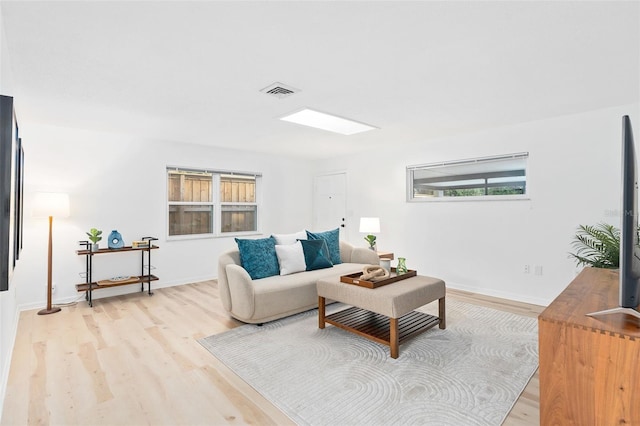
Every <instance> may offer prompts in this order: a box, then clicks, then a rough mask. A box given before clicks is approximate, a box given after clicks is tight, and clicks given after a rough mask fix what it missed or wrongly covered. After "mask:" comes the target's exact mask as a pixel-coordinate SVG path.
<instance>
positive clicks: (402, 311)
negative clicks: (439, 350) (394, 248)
mask: <svg viewBox="0 0 640 426" xmlns="http://www.w3.org/2000/svg"><path fill="white" fill-rule="evenodd" d="M317 287H318V326H319V327H320V328H324V327H325V323H329V324H332V325H334V326H336V327H339V328H342V329H344V330H347V331H350V332H352V333H355V334H358V335H360V336H363V337H366V338H368V339H371V340H373V341H375V342H378V343H382V344H384V345H387V346H389V347H390V349H391V358H398V355H399V345H400V344H401V343H403V342H404V341H406V340H407V339H409V338H410V337H413V336H415V335H416V334H418V333H421V332H423V331H425V330H428V329H430V328H431V327H433V326H435V325H436V324H438V325H439V327H440V328H441V329H444V328H445V327H446V320H445V293H446V288H445V283H444V281H442V280H441V279H438V278H432V277H425V276H420V275H418V276H415V277H411V278H407V279H404V280H401V281H396V282H394V283H391V284H388V285H385V286H382V287H378V288H366V287H360V286H358V285H353V284H347V283H343V282H341V281H340V277H335V278H329V279H321V280H318V282H317ZM326 299H331V300H335V301H338V302H342V303H345V304H347V305H352V307H351V308H348V309H345V310H343V311H340V312H336V313H334V314H331V315H326V314H325V303H326ZM435 300H438V317H435V316H433V315H428V314H425V313H422V312H416V311H414V309H417V308H419V307H420V306H423V305H426V304H428V303H431V302H433V301H435Z"/></svg>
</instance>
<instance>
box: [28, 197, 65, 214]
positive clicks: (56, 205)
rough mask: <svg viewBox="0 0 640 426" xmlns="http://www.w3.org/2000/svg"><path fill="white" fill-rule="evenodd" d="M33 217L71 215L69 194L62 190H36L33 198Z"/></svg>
mask: <svg viewBox="0 0 640 426" xmlns="http://www.w3.org/2000/svg"><path fill="white" fill-rule="evenodd" d="M31 216H32V217H49V216H53V217H69V194H64V193H61V192H36V194H35V196H34V198H33V208H32V209H31Z"/></svg>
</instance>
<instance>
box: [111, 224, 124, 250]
mask: <svg viewBox="0 0 640 426" xmlns="http://www.w3.org/2000/svg"><path fill="white" fill-rule="evenodd" d="M122 247H124V241H123V240H122V235H120V233H119V232H118V231H116V230H115V229H114V230H113V231H111V233H110V234H109V248H110V249H119V248H122Z"/></svg>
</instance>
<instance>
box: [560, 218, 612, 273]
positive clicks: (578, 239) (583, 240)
mask: <svg viewBox="0 0 640 426" xmlns="http://www.w3.org/2000/svg"><path fill="white" fill-rule="evenodd" d="M571 246H572V247H573V248H574V249H575V250H576V252H575V253H569V257H571V258H573V259H575V260H576V263H577V264H578V265H586V266H593V267H595V268H607V269H616V268H618V267H619V266H620V230H619V229H618V228H616V227H615V226H613V225H608V224H606V223H599V224H597V225H594V226H592V225H579V226H578V229H577V231H576V235H575V237H574V240H573V241H572V242H571Z"/></svg>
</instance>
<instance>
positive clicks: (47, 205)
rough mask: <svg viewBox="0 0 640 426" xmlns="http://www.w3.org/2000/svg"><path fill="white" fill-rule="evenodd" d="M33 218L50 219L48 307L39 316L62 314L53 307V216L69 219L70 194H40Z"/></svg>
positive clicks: (36, 201)
mask: <svg viewBox="0 0 640 426" xmlns="http://www.w3.org/2000/svg"><path fill="white" fill-rule="evenodd" d="M31 215H32V216H33V217H49V256H48V264H47V307H46V308H45V309H42V310H40V311H38V315H48V314H54V313H56V312H60V308H59V307H53V306H51V293H52V274H51V273H52V267H51V266H52V265H51V260H52V257H53V236H52V230H53V216H56V217H58V218H62V217H69V194H62V193H56V192H38V193H36V194H35V197H34V200H33V211H32V213H31Z"/></svg>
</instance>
